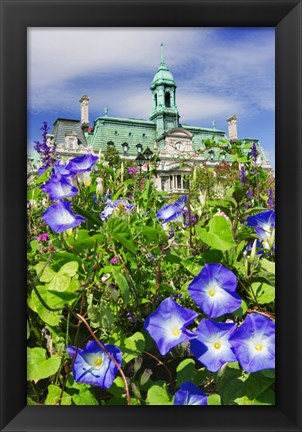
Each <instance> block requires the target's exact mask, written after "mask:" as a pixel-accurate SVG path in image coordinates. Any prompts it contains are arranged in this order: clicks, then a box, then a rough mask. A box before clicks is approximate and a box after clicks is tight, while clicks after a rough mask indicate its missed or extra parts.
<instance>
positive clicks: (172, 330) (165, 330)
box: [144, 297, 198, 355]
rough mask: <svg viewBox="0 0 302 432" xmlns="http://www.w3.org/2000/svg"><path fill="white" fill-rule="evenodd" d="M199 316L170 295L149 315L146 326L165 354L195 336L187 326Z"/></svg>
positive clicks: (159, 348)
mask: <svg viewBox="0 0 302 432" xmlns="http://www.w3.org/2000/svg"><path fill="white" fill-rule="evenodd" d="M197 316H198V314H197V313H196V312H194V311H192V310H190V309H187V308H185V307H183V306H180V305H179V304H177V303H176V302H175V301H174V300H172V298H171V297H168V298H166V299H165V300H163V301H162V302H161V304H160V305H159V307H158V308H157V309H156V311H155V312H153V313H152V314H151V315H149V316H148V318H147V319H146V320H145V324H144V327H145V329H146V330H147V331H148V333H149V334H150V336H151V337H152V338H153V339H154V341H155V343H156V345H157V348H158V350H159V352H160V353H161V354H162V355H165V354H167V352H168V351H170V349H172V348H173V347H175V346H176V345H178V344H181V343H182V342H186V341H188V340H190V339H192V338H194V337H195V335H194V333H192V332H190V331H188V330H187V329H186V328H185V327H186V326H187V325H189V324H191V322H193V321H194V319H195V318H196V317H197Z"/></svg>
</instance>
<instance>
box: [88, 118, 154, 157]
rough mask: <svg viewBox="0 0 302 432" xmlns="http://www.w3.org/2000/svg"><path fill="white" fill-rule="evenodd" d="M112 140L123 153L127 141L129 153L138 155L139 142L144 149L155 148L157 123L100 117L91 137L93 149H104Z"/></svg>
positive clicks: (95, 123) (96, 121)
mask: <svg viewBox="0 0 302 432" xmlns="http://www.w3.org/2000/svg"><path fill="white" fill-rule="evenodd" d="M110 141H111V142H112V143H113V144H114V147H115V148H116V149H117V150H118V151H119V152H120V153H121V154H123V144H124V143H127V144H128V146H129V150H128V151H127V155H129V156H130V155H132V156H134V155H137V148H136V146H137V144H141V145H142V147H143V149H146V148H147V147H150V148H151V149H152V148H153V145H154V142H155V124H154V123H153V122H152V121H148V120H137V119H131V118H128V119H126V118H116V117H109V116H104V117H98V118H97V119H96V120H95V122H94V127H93V131H92V133H91V136H90V139H89V142H90V144H91V145H92V147H93V150H94V151H99V150H102V151H104V150H105V149H106V146H107V144H108V143H109V142H110Z"/></svg>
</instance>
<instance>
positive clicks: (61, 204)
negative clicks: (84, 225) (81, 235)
mask: <svg viewBox="0 0 302 432" xmlns="http://www.w3.org/2000/svg"><path fill="white" fill-rule="evenodd" d="M41 217H42V219H43V221H44V222H45V223H46V224H47V225H48V226H49V227H50V228H51V229H52V230H53V231H54V232H56V233H60V232H63V231H66V230H68V229H69V228H74V227H76V226H78V225H79V224H80V223H81V222H85V219H84V218H83V217H82V216H80V215H75V214H74V213H73V211H72V210H71V203H70V202H67V201H58V202H57V203H56V204H53V205H52V206H50V207H48V209H46V210H45V212H44V213H43V214H42V216H41Z"/></svg>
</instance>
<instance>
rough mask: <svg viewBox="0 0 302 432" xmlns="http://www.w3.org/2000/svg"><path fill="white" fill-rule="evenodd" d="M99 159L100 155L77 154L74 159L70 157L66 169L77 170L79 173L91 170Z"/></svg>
mask: <svg viewBox="0 0 302 432" xmlns="http://www.w3.org/2000/svg"><path fill="white" fill-rule="evenodd" d="M97 160H98V157H97V156H93V155H92V154H87V155H83V156H77V157H75V158H73V159H70V161H69V162H68V164H67V165H66V169H68V170H70V171H76V172H77V173H80V172H84V171H90V170H91V168H92V167H93V165H94V164H95V163H96V161H97Z"/></svg>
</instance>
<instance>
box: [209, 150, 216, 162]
mask: <svg viewBox="0 0 302 432" xmlns="http://www.w3.org/2000/svg"><path fill="white" fill-rule="evenodd" d="M214 153H215V152H214V150H210V151H209V155H210V160H211V161H212V160H214Z"/></svg>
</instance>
